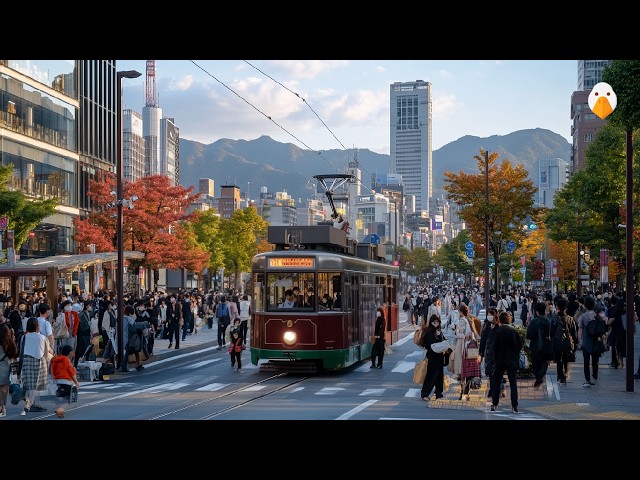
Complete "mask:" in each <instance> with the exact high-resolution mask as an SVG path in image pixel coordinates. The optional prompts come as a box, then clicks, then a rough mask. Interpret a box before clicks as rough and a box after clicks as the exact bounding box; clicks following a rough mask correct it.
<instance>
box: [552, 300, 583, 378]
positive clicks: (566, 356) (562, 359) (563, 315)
mask: <svg viewBox="0 0 640 480" xmlns="http://www.w3.org/2000/svg"><path fill="white" fill-rule="evenodd" d="M568 303H569V302H568V301H567V300H566V299H565V298H563V297H560V298H558V299H557V300H556V309H557V313H555V314H554V315H553V316H552V318H551V338H552V339H553V361H554V362H556V372H557V375H558V384H560V385H566V384H567V377H568V376H569V363H571V362H575V360H576V355H575V349H576V345H577V344H578V330H577V327H576V322H575V321H574V320H573V317H571V316H570V315H568V314H567V306H568Z"/></svg>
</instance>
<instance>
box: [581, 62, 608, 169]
mask: <svg viewBox="0 0 640 480" xmlns="http://www.w3.org/2000/svg"><path fill="white" fill-rule="evenodd" d="M611 62H612V60H578V90H577V91H575V92H573V94H572V95H571V121H572V126H571V136H572V137H573V145H572V149H571V150H572V151H571V168H572V170H573V171H574V172H576V171H578V170H580V169H581V168H582V166H583V165H584V161H585V152H586V150H587V147H588V146H589V143H591V142H592V141H593V139H594V138H595V136H596V132H597V131H598V129H599V128H600V127H601V126H602V125H604V124H605V123H606V122H607V120H606V119H604V120H603V119H601V118H599V117H598V116H597V115H596V114H595V113H593V112H592V111H591V109H590V108H589V92H590V91H591V89H592V88H593V87H594V86H595V85H596V84H597V83H600V82H601V81H602V71H603V70H604V69H605V67H606V66H608V65H610V64H611Z"/></svg>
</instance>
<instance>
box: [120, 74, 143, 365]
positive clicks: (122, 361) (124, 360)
mask: <svg viewBox="0 0 640 480" xmlns="http://www.w3.org/2000/svg"><path fill="white" fill-rule="evenodd" d="M140 75H142V74H141V73H140V72H138V71H136V70H124V71H121V72H116V97H117V104H116V109H117V110H118V123H117V125H116V131H117V136H118V155H117V159H116V162H117V163H116V175H117V177H116V178H117V187H116V196H117V199H116V201H117V204H118V218H117V221H116V223H117V226H116V229H117V242H118V270H117V276H118V278H117V279H116V280H117V281H116V296H117V297H118V323H117V325H118V356H119V357H120V363H119V368H120V370H122V371H126V370H127V354H126V352H125V351H124V349H125V345H124V238H123V236H122V198H123V196H124V193H123V191H124V186H123V183H124V171H123V170H124V167H123V162H122V148H123V141H122V137H123V134H122V79H123V78H137V77H139V76H140Z"/></svg>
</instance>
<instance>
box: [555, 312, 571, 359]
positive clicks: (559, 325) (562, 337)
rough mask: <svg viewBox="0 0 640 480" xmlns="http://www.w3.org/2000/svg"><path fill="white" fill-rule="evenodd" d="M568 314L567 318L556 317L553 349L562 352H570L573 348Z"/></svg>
mask: <svg viewBox="0 0 640 480" xmlns="http://www.w3.org/2000/svg"><path fill="white" fill-rule="evenodd" d="M567 316H568V315H566V316H565V318H560V317H556V318H555V321H556V332H555V334H554V335H553V349H554V351H556V352H560V353H569V352H571V351H572V350H573V338H572V337H571V335H570V334H569V329H568V327H567Z"/></svg>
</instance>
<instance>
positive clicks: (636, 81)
mask: <svg viewBox="0 0 640 480" xmlns="http://www.w3.org/2000/svg"><path fill="white" fill-rule="evenodd" d="M602 81H604V82H606V83H608V84H609V85H611V87H612V88H613V90H614V91H615V92H616V97H617V102H616V109H615V110H614V111H613V113H611V115H610V116H609V117H607V118H609V121H610V122H611V123H613V124H614V125H619V126H621V127H622V128H624V130H625V132H626V143H628V144H629V149H628V151H626V158H627V159H628V160H629V163H630V165H632V172H631V175H632V179H633V187H634V188H633V205H637V204H638V203H637V202H638V194H637V192H638V170H637V168H635V165H636V163H637V162H636V161H635V155H634V152H635V151H637V148H634V141H633V139H634V131H635V130H638V129H639V128H640V108H638V105H640V60H614V61H613V62H612V63H611V65H609V66H608V67H607V68H605V69H604V71H603V72H602ZM635 138H637V135H635ZM625 167H626V163H625ZM625 172H626V168H625ZM625 178H626V176H625ZM625 199H626V195H625ZM636 211H637V209H636ZM632 215H633V230H634V231H633V237H634V243H637V240H638V229H637V226H638V222H637V221H636V216H637V213H634V212H632ZM625 237H626V235H625ZM634 247H635V248H633V249H632V252H633V251H635V252H636V255H635V258H633V259H631V262H630V264H631V265H632V266H633V265H638V260H637V256H638V248H637V246H634ZM627 255H628V253H627ZM627 259H628V257H627ZM628 262H629V260H627V262H626V263H628ZM626 273H627V279H628V280H629V283H631V282H632V279H633V278H634V273H635V276H637V274H638V268H637V267H634V272H628V271H627V272H626ZM632 287H633V286H632V285H627V291H628V292H629V293H628V296H627V299H628V300H630V299H631V297H630V295H631V293H630V292H632V291H633V288H632Z"/></svg>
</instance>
